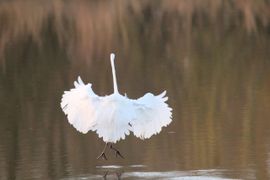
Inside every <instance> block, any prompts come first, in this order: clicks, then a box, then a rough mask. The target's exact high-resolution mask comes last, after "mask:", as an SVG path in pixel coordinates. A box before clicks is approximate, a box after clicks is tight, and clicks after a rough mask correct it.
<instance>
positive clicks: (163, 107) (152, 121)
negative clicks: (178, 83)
mask: <svg viewBox="0 0 270 180" xmlns="http://www.w3.org/2000/svg"><path fill="white" fill-rule="evenodd" d="M165 95H166V91H164V92H163V93H161V94H160V95H158V96H154V95H153V94H151V93H147V94H145V95H144V96H143V97H141V98H139V99H137V100H134V102H133V107H134V110H135V114H136V115H135V118H134V119H133V120H132V121H131V122H130V124H131V126H132V131H133V133H134V135H135V136H137V137H139V138H141V139H146V138H150V137H151V136H152V135H154V134H158V133H159V132H160V131H161V128H162V127H165V126H167V125H168V124H170V122H171V121H172V119H171V118H172V112H171V111H172V109H171V108H170V107H169V106H168V104H167V103H166V101H167V100H168V97H166V96H165Z"/></svg>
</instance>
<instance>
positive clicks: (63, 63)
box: [0, 0, 270, 180]
mask: <svg viewBox="0 0 270 180" xmlns="http://www.w3.org/2000/svg"><path fill="white" fill-rule="evenodd" d="M111 52H115V53H116V70H117V77H118V84H119V85H118V86H119V90H120V92H121V93H122V94H124V93H127V95H128V97H130V98H134V99H136V98H139V97H141V96H143V95H144V94H145V93H146V92H152V93H154V94H158V93H160V92H162V91H163V90H167V92H168V96H169V101H168V103H169V105H170V106H171V107H172V108H173V122H172V123H171V124H170V125H169V126H168V127H166V128H163V131H162V132H161V133H160V134H159V135H155V136H153V137H152V138H151V139H149V140H145V141H142V140H139V139H137V138H135V137H134V136H133V135H131V136H129V137H128V138H127V139H126V140H125V141H121V142H119V143H117V144H116V147H117V148H119V150H120V151H121V153H122V154H123V155H124V156H125V159H124V160H122V159H117V158H115V157H114V155H113V154H111V155H110V156H109V160H108V161H103V160H97V159H96V157H97V156H98V155H99V154H100V152H101V150H102V149H103V146H104V143H103V141H102V140H101V139H98V137H97V135H96V134H95V133H93V132H90V133H88V134H86V135H83V134H80V133H79V132H77V131H76V130H75V129H74V128H73V127H72V126H70V125H69V123H68V121H67V119H66V117H65V115H64V113H63V112H62V110H61V108H60V100H61V96H62V94H63V91H64V90H68V89H70V88H71V87H73V81H74V80H75V79H76V78H77V76H78V75H80V76H81V77H82V79H83V80H84V81H85V82H91V83H92V84H93V89H94V91H95V92H96V93H97V94H98V95H102V96H103V95H108V94H111V93H112V91H113V86H112V76H111V69H110V62H109V54H110V53H111ZM0 111H1V112H0V179H1V180H2V179H3V180H6V179H95V178H97V179H98V178H101V179H102V176H103V175H104V174H105V173H106V172H109V174H112V175H111V178H112V179H113V178H114V179H116V178H117V177H116V176H114V175H113V174H114V173H119V174H121V177H122V178H126V179H139V178H148V179H162V178H163V179H169V178H175V177H178V178H180V177H195V178H198V177H206V178H207V177H209V178H215V179H217V178H220V179H234V178H238V179H269V178H270V131H269V129H270V1H269V0H170V1H168V0H141V1H138V0H128V1H127V0H116V1H109V0H104V1H97V0H76V1H72V0H58V1H52V0H48V1H34V0H29V1H22V0H12V1H1V2H0Z"/></svg>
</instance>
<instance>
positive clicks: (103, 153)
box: [97, 143, 109, 160]
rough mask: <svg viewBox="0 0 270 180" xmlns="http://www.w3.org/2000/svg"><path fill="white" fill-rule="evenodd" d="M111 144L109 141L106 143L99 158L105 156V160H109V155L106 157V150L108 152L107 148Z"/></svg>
mask: <svg viewBox="0 0 270 180" xmlns="http://www.w3.org/2000/svg"><path fill="white" fill-rule="evenodd" d="M108 145H109V143H106V144H105V147H104V149H103V151H102V152H101V154H100V155H99V156H98V157H97V159H99V158H101V157H102V158H103V159H105V160H107V157H106V154H105V152H106V149H107V146H108Z"/></svg>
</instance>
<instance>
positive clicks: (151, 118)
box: [61, 54, 172, 143]
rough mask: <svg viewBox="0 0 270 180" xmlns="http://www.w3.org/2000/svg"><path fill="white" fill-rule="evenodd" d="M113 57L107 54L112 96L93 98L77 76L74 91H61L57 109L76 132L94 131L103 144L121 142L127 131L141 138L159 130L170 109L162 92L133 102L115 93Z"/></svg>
mask: <svg viewBox="0 0 270 180" xmlns="http://www.w3.org/2000/svg"><path fill="white" fill-rule="evenodd" d="M114 57H115V55H114V54H111V65H112V73H113V83H114V93H113V94H111V95H108V96H97V95H96V94H95V93H94V92H93V90H92V87H91V86H92V85H91V84H89V83H88V84H84V83H83V81H82V80H81V78H80V77H78V80H77V81H75V82H74V86H75V88H73V89H71V90H70V91H65V92H64V94H63V97H62V102H61V108H62V109H63V111H64V113H65V114H66V115H67V118H68V122H69V123H70V124H72V125H73V126H74V128H76V129H77V130H78V131H79V132H81V133H87V132H88V131H89V130H91V131H96V133H97V134H98V136H99V137H101V138H103V141H105V142H107V143H115V142H117V141H118V140H120V139H125V136H126V135H129V133H130V131H132V132H133V133H134V135H135V136H137V137H139V138H141V139H145V138H150V137H151V136H152V135H154V134H157V133H159V132H160V131H161V128H162V127H164V126H167V125H168V124H170V122H171V121H172V120H171V118H172V112H171V111H172V109H171V108H170V107H169V106H168V105H167V104H166V101H167V99H168V98H167V97H166V96H165V95H166V91H164V92H163V93H161V94H160V95H157V96H155V95H153V94H151V93H147V94H145V95H144V96H143V97H141V98H139V99H136V100H133V99H129V98H127V97H126V96H122V95H121V94H119V92H118V88H117V82H116V74H115V67H114Z"/></svg>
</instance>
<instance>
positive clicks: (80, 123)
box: [61, 77, 100, 133]
mask: <svg viewBox="0 0 270 180" xmlns="http://www.w3.org/2000/svg"><path fill="white" fill-rule="evenodd" d="M74 86H75V88H73V89H71V90H70V91H65V92H64V94H63V96H62V101H61V108H62V109H63V111H64V113H65V114H66V115H67V118H68V122H69V123H70V124H72V125H73V126H74V127H75V128H76V129H77V130H78V131H79V132H81V133H87V132H88V131H89V130H93V129H94V127H95V124H96V120H97V119H96V116H95V113H96V108H97V107H98V104H99V101H100V100H99V97H98V96H97V95H96V94H95V93H94V92H93V90H92V88H91V86H92V85H91V84H86V85H85V84H84V83H83V81H82V80H81V78H80V77H78V81H75V82H74Z"/></svg>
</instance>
